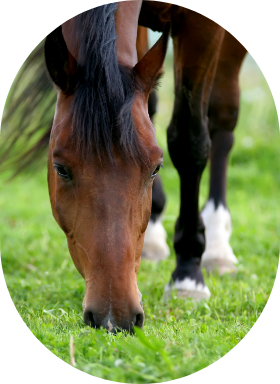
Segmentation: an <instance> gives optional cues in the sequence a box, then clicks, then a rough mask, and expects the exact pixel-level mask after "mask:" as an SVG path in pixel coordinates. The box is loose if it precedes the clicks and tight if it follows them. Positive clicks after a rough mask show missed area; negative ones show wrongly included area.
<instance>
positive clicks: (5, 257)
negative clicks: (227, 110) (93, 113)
mask: <svg viewBox="0 0 280 384" xmlns="http://www.w3.org/2000/svg"><path fill="white" fill-rule="evenodd" d="M165 72H166V75H165V78H164V79H163V81H162V86H161V88H160V105H159V113H158V115H157V118H156V128H157V134H158V141H159V143H160V145H161V147H162V148H163V149H164V151H165V160H164V164H165V168H164V170H161V176H162V178H163V181H164V186H165V190H166V192H167V196H168V205H167V209H166V216H165V221H164V225H165V228H166V230H167V233H168V243H169V245H170V247H171V249H172V237H173V228H174V222H175V219H176V216H177V214H178V207H179V200H178V197H179V189H178V176H177V174H176V171H175V170H174V168H173V167H172V165H171V162H170V159H169V157H168V153H167V148H166V133H165V129H166V126H167V124H168V121H169V119H170V115H171V110H172V100H173V78H172V68H171V65H170V58H169V59H168V62H167V65H166V70H165ZM241 83H242V105H241V113H240V118H239V122H238V127H237V129H236V140H235V146H234V149H233V151H232V154H231V158H230V165H229V171H228V204H229V207H230V210H231V215H232V221H233V235H232V239H231V245H232V247H233V249H234V252H235V254H236V255H237V257H238V259H239V262H240V263H239V266H238V271H237V273H236V274H235V275H234V276H229V275H225V276H222V277H219V276H218V275H217V274H215V273H213V274H211V275H209V276H205V280H206V283H207V285H208V287H209V289H210V291H211V293H212V296H211V298H210V300H209V301H207V302H205V301H204V302H193V301H192V300H188V301H184V300H183V299H180V298H177V297H176V296H174V297H173V298H172V299H171V300H170V301H168V302H165V301H163V299H162V295H163V289H164V286H165V284H166V283H167V282H168V281H169V278H170V273H171V272H172V270H173V269H174V265H175V256H174V251H173V249H172V254H171V256H170V257H169V258H168V259H167V260H166V261H162V262H160V263H159V264H153V263H152V262H149V261H146V260H144V261H142V263H141V268H140V272H139V275H138V283H139V289H140V290H141V292H142V294H143V301H144V310H145V316H146V320H145V325H144V328H143V331H137V335H136V336H125V335H123V334H122V333H119V334H118V335H117V336H113V335H111V334H107V333H106V332H105V331H97V330H93V329H90V328H88V327H85V326H84V323H83V321H82V306H81V305H82V300H83V294H84V281H83V279H82V278H81V277H80V275H79V274H78V272H77V271H76V269H75V267H74V264H73V262H72V260H71V258H70V256H69V252H68V249H67V245H66V239H65V236H64V235H63V233H62V231H61V230H60V228H59V227H58V226H57V224H56V223H55V221H54V219H53V217H52V214H51V209H50V204H49V198H48V192H47V182H46V169H45V168H44V169H42V170H41V171H39V172H36V173H35V172H34V174H32V175H30V174H22V175H21V176H19V177H18V178H16V179H15V180H14V181H13V182H11V183H9V184H2V185H3V186H2V189H1V193H0V209H1V228H0V232H1V248H2V265H3V270H4V274H5V278H6V282H7V286H8V289H9V292H10V294H11V297H12V299H13V301H14V303H15V306H16V308H17V310H18V311H19V313H20V315H21V317H22V319H23V320H24V321H25V323H26V324H27V326H28V327H29V328H30V330H31V332H33V334H34V335H35V336H36V337H37V338H38V339H39V340H40V341H41V342H42V343H43V344H44V345H45V346H46V347H47V348H49V349H50V350H51V351H52V352H53V353H54V354H55V355H57V356H58V357H60V358H61V359H63V360H65V361H66V362H69V338H70V335H73V338H74V343H75V359H76V367H77V368H78V369H80V370H82V371H85V372H87V373H89V374H91V375H94V376H98V377H102V378H104V379H109V380H114V381H119V382H130V383H150V382H162V381H167V380H172V379H176V378H179V377H182V376H186V375H189V374H191V373H193V372H196V371H198V370H200V369H202V368H204V367H206V366H208V365H209V364H211V363H213V362H214V361H216V360H218V359H219V358H220V357H222V356H224V355H225V354H226V353H227V352H228V351H229V350H231V349H232V348H233V347H234V346H235V345H236V344H237V343H238V342H239V341H240V340H241V339H242V338H243V337H244V336H245V335H246V333H247V332H248V331H249V330H250V328H251V327H252V326H253V325H254V323H255V322H256V320H257V319H258V317H259V316H260V314H261V312H262V310H263V308H264V307H265V305H266V302H267V300H268V297H269V294H270V292H271V289H272V286H273V283H274V279H275V276H276V269H277V265H278V252H279V220H278V217H277V207H278V194H279V188H280V164H279V157H278V153H279V150H278V148H279V137H278V120H277V114H276V110H275V106H274V103H273V99H272V96H271V93H270V90H269V88H268V86H267V84H266V81H265V79H264V78H263V76H262V74H261V73H260V72H259V70H258V68H257V67H256V65H255V64H254V63H253V62H252V59H248V60H247V64H246V65H245V66H244V68H243V70H242V76H241ZM6 176H7V175H2V176H1V179H2V180H4V179H5V178H6ZM207 185H208V170H206V171H205V173H204V176H203V180H202V186H201V200H200V202H201V206H203V204H204V203H205V201H206V199H207V194H208V187H207Z"/></svg>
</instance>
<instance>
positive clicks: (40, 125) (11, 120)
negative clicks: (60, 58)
mask: <svg viewBox="0 0 280 384" xmlns="http://www.w3.org/2000/svg"><path fill="white" fill-rule="evenodd" d="M55 102H56V92H55V90H54V87H53V85H52V82H51V81H50V79H49V77H48V74H47V70H46V67H45V64H44V41H42V42H41V43H40V44H39V45H38V46H37V47H36V48H35V49H34V50H33V51H32V53H31V54H30V55H29V56H28V58H27V59H26V61H25V62H24V64H23V65H22V67H21V68H20V70H19V72H18V74H17V76H16V78H15V80H14V82H13V84H12V87H11V89H10V91H9V94H8V97H7V100H6V103H5V108H4V114H3V118H2V132H1V148H0V170H1V171H6V170H7V169H12V170H13V176H12V177H14V176H15V175H17V174H18V173H19V172H21V171H22V170H23V169H25V168H28V167H30V166H31V165H33V164H36V165H37V166H38V165H39V164H40V160H42V157H43V154H46V149H47V147H48V143H49V137H50V132H51V127H52V122H53V116H54V109H55Z"/></svg>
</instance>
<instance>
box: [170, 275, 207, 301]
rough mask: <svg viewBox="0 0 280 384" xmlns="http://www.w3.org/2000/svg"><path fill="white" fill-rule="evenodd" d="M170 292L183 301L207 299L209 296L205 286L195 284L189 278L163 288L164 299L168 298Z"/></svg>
mask: <svg viewBox="0 0 280 384" xmlns="http://www.w3.org/2000/svg"><path fill="white" fill-rule="evenodd" d="M171 292H174V294H176V295H177V296H178V297H183V298H184V299H187V298H192V299H194V300H201V299H209V298H210V296H211V293H210V291H209V289H208V287H207V286H206V285H204V284H202V283H197V282H196V281H195V280H192V279H190V278H189V277H186V278H185V279H184V280H176V281H175V282H174V284H170V283H168V284H167V285H166V286H165V288H164V298H165V299H168V298H170V297H171Z"/></svg>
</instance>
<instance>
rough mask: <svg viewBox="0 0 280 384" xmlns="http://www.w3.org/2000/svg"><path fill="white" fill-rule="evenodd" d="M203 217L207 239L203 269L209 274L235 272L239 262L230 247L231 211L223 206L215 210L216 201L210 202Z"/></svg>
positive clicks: (202, 213) (203, 256) (202, 214)
mask: <svg viewBox="0 0 280 384" xmlns="http://www.w3.org/2000/svg"><path fill="white" fill-rule="evenodd" d="M201 216H202V218H203V221H204V225H205V238H206V248H205V252H204V253H203V255H202V261H201V267H202V268H206V270H207V272H210V271H213V270H214V269H217V270H218V272H219V274H220V275H223V274H224V273H226V272H234V271H235V270H236V266H235V264H237V263H238V260H237V258H236V256H235V255H234V253H233V251H232V248H231V246H230V245H229V238H230V235H231V231H232V226H231V218H230V214H229V211H228V210H227V209H226V208H225V207H224V206H223V205H219V206H218V207H217V209H215V205H214V201H213V200H209V201H208V202H207V203H206V205H205V207H204V209H203V211H202V212H201Z"/></svg>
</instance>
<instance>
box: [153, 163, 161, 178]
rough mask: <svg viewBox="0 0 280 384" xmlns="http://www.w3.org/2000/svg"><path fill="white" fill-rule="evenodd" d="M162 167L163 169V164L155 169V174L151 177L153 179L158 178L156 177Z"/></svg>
mask: <svg viewBox="0 0 280 384" xmlns="http://www.w3.org/2000/svg"><path fill="white" fill-rule="evenodd" d="M160 167H162V168H163V165H162V164H159V165H158V166H157V167H156V168H155V170H154V172H153V173H152V175H151V179H154V178H155V177H156V175H157V174H158V171H159V170H160Z"/></svg>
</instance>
